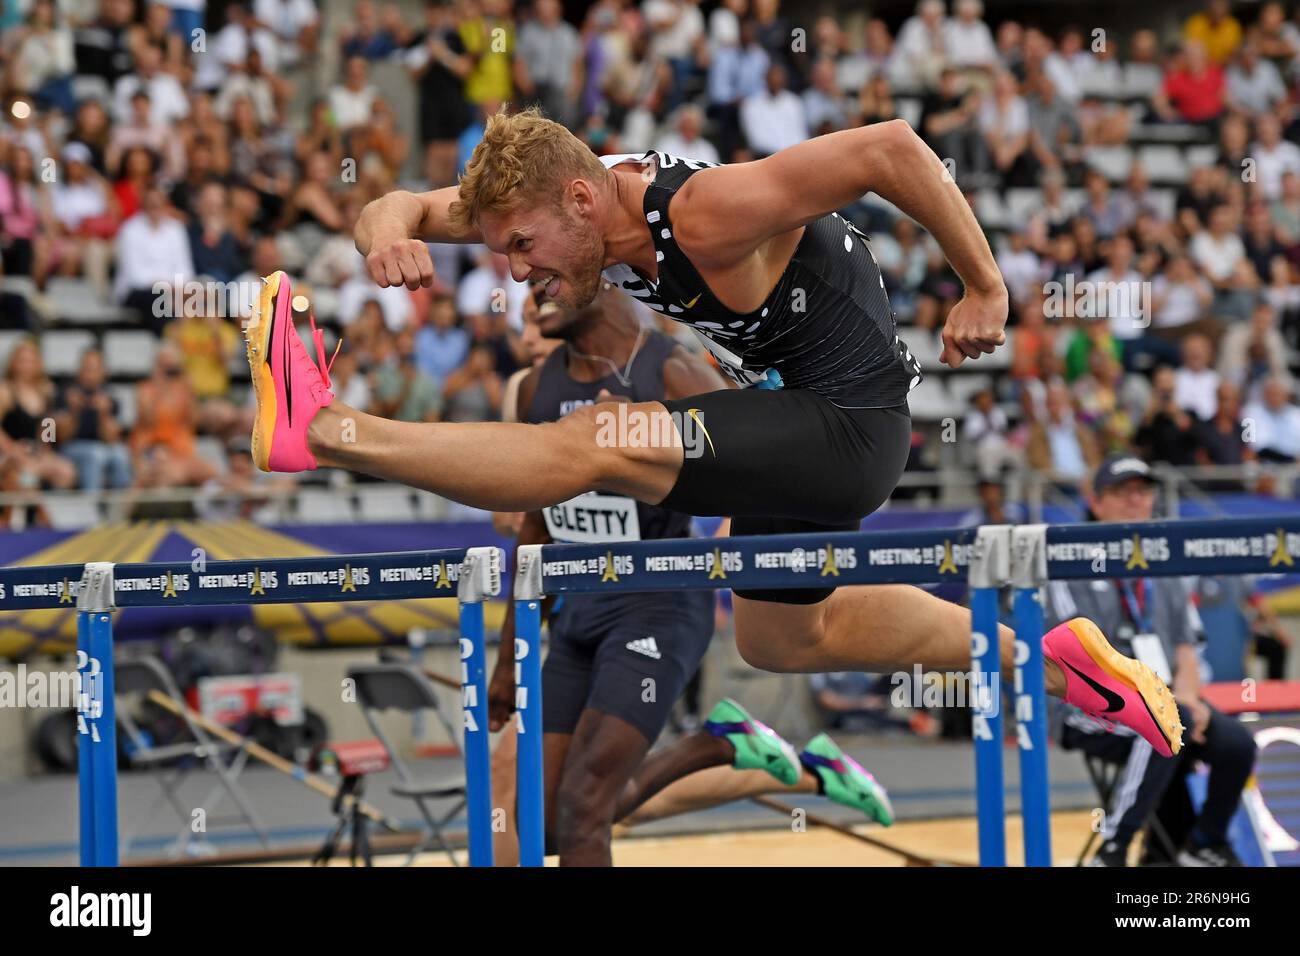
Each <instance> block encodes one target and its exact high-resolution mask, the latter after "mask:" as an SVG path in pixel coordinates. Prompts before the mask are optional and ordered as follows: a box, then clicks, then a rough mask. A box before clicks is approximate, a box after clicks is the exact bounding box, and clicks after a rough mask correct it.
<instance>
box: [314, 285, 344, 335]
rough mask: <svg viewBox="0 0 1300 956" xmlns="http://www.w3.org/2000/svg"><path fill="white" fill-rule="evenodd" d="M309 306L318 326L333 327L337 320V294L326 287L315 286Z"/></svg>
mask: <svg viewBox="0 0 1300 956" xmlns="http://www.w3.org/2000/svg"><path fill="white" fill-rule="evenodd" d="M311 304H312V309H313V310H314V314H315V316H316V322H317V324H319V325H324V324H326V323H329V324H330V325H333V324H334V323H336V322H338V319H339V294H338V292H337V291H336V290H334V289H331V288H329V287H328V286H321V285H318V286H315V287H314V288H313V289H312V293H311Z"/></svg>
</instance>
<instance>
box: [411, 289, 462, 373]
mask: <svg viewBox="0 0 1300 956" xmlns="http://www.w3.org/2000/svg"><path fill="white" fill-rule="evenodd" d="M469 344H470V338H469V333H468V332H467V331H465V329H464V328H463V327H462V326H461V325H460V324H459V323H458V322H457V316H456V305H455V303H454V302H453V301H452V299H451V297H450V296H446V295H439V296H435V297H434V299H433V302H432V303H431V304H430V306H429V321H428V323H427V324H425V325H424V326H422V327H421V328H420V330H419V331H418V332H416V333H415V362H416V365H417V366H418V367H419V368H420V371H422V372H424V374H426V375H428V376H429V377H430V378H431V379H433V381H434V382H436V383H438V385H439V386H441V385H442V383H443V382H445V381H446V380H447V376H448V375H450V374H451V373H452V372H454V371H455V370H456V369H458V368H460V367H461V365H463V364H464V362H465V357H466V356H467V355H468V354H469Z"/></svg>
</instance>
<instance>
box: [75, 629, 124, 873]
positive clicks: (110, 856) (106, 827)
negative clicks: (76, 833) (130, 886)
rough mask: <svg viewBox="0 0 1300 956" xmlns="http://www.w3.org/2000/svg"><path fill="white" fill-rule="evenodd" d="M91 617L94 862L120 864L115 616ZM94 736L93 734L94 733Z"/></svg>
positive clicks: (106, 864) (107, 864)
mask: <svg viewBox="0 0 1300 956" xmlns="http://www.w3.org/2000/svg"><path fill="white" fill-rule="evenodd" d="M80 614H81V615H82V616H85V617H88V618H89V619H90V620H89V623H88V626H89V629H90V656H91V658H92V659H94V660H95V661H97V662H98V664H99V675H98V684H97V687H96V693H95V694H94V702H93V703H92V707H93V709H94V712H95V714H97V715H98V716H96V717H94V718H93V719H92V721H91V723H92V725H94V726H97V727H98V732H99V733H98V740H96V741H95V742H94V743H93V745H92V747H91V772H92V774H93V777H94V814H95V838H94V843H95V865H96V866H117V714H116V711H117V708H116V706H115V704H114V699H113V616H112V614H110V613H108V612H105V611H82V612H80ZM92 739H93V735H92Z"/></svg>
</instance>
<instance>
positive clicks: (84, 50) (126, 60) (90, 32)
mask: <svg viewBox="0 0 1300 956" xmlns="http://www.w3.org/2000/svg"><path fill="white" fill-rule="evenodd" d="M134 7H135V5H134V3H132V0H101V2H100V4H99V16H98V17H97V18H96V19H95V20H94V22H93V23H90V24H87V25H86V26H84V27H82V28H80V29H78V30H77V32H76V36H75V53H76V60H77V70H76V72H77V75H78V76H80V77H95V78H97V79H98V80H100V81H101V82H102V83H103V84H104V93H105V94H108V93H109V92H110V91H111V90H112V88H113V87H114V86H115V85H116V84H117V81H118V80H119V79H121V78H122V77H123V76H125V75H126V74H127V73H130V72H131V66H132V57H131V47H130V37H131V21H132V18H133V17H134V13H135V10H134Z"/></svg>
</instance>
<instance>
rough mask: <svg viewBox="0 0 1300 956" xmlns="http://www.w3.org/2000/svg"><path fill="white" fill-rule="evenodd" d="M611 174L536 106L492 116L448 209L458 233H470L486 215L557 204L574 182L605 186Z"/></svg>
mask: <svg viewBox="0 0 1300 956" xmlns="http://www.w3.org/2000/svg"><path fill="white" fill-rule="evenodd" d="M606 175H608V172H607V171H606V169H605V167H604V166H603V165H602V164H601V162H600V160H599V159H597V158H596V154H595V153H593V152H592V151H591V150H590V149H588V148H587V146H586V144H585V143H583V142H582V140H580V139H578V137H576V136H574V135H573V134H572V133H570V132H569V131H568V130H567V129H566V128H565V127H564V126H562V125H560V124H559V123H556V122H555V121H554V120H549V119H547V118H546V117H545V116H543V115H542V114H541V112H540V111H539V110H537V109H536V108H530V109H526V110H523V111H522V112H519V113H514V114H509V113H506V112H505V111H504V110H503V111H501V112H499V113H495V114H493V115H492V116H490V117H488V121H487V128H486V130H485V131H484V133H483V141H482V142H481V143H479V144H478V145H477V146H475V147H474V154H473V156H471V157H470V160H469V163H468V164H466V166H465V172H464V174H463V175H462V176H461V177H460V192H459V195H458V196H457V198H456V199H455V200H454V201H453V202H452V203H451V205H450V207H449V208H448V210H447V222H448V225H449V226H450V227H451V229H452V230H453V231H454V232H457V233H464V232H468V231H469V230H470V229H472V228H473V227H474V226H475V225H477V224H478V221H479V217H480V216H481V215H482V214H483V213H484V212H493V213H500V212H509V211H510V210H512V209H516V208H518V207H519V206H521V205H524V204H526V203H537V202H548V203H552V204H558V203H559V201H560V196H561V194H562V191H563V189H564V186H565V184H566V183H568V182H569V181H571V180H573V179H588V180H591V181H592V182H602V181H603V180H604V178H605V176H606Z"/></svg>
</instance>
